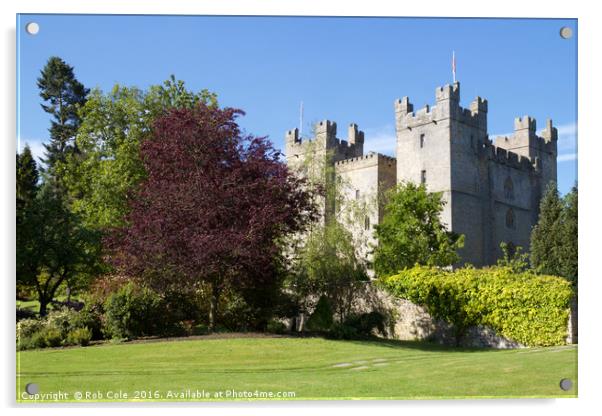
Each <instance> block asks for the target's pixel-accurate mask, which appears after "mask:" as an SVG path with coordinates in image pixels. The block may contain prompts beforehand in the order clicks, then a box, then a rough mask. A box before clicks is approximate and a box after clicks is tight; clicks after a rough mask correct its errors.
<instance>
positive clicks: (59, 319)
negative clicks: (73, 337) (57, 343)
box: [45, 308, 81, 339]
mask: <svg viewBox="0 0 602 416" xmlns="http://www.w3.org/2000/svg"><path fill="white" fill-rule="evenodd" d="M79 320H80V315H79V312H76V311H74V310H73V309H68V308H61V309H57V310H54V311H52V312H50V313H49V314H48V315H47V316H46V319H45V327H46V328H48V329H54V330H57V331H58V332H59V334H60V336H61V339H65V338H67V334H68V333H69V332H71V331H72V330H74V329H76V328H78V327H79V326H80V325H81V323H80V322H79Z"/></svg>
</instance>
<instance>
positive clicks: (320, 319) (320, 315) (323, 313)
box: [307, 296, 333, 332]
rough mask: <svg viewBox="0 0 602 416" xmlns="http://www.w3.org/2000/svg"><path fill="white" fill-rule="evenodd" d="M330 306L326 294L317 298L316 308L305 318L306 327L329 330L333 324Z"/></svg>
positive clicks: (319, 330) (313, 329) (314, 329)
mask: <svg viewBox="0 0 602 416" xmlns="http://www.w3.org/2000/svg"><path fill="white" fill-rule="evenodd" d="M332 315H333V312H332V306H331V305H330V300H328V298H327V297H326V296H322V297H321V298H320V300H318V304H317V305H316V309H314V312H313V313H312V314H311V316H310V317H309V319H308V320H307V329H308V330H309V331H318V332H325V331H328V330H330V328H331V327H332V324H333V319H332Z"/></svg>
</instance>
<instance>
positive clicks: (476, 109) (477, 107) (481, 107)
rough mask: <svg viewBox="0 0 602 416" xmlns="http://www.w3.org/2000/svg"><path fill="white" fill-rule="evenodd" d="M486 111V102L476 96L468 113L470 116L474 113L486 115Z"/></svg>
mask: <svg viewBox="0 0 602 416" xmlns="http://www.w3.org/2000/svg"><path fill="white" fill-rule="evenodd" d="M487 109H488V105H487V100H485V99H483V98H481V97H479V96H477V97H476V98H475V99H474V100H472V102H471V103H470V112H471V113H472V114H475V113H486V112H487Z"/></svg>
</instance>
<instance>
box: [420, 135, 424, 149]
mask: <svg viewBox="0 0 602 416" xmlns="http://www.w3.org/2000/svg"><path fill="white" fill-rule="evenodd" d="M423 147H424V134H421V135H420V148H421V149H422V148H423Z"/></svg>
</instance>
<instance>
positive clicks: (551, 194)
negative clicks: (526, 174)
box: [531, 183, 578, 285]
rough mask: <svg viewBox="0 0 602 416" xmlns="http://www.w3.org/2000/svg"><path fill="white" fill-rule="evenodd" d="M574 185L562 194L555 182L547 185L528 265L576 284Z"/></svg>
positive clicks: (576, 234)
mask: <svg viewBox="0 0 602 416" xmlns="http://www.w3.org/2000/svg"><path fill="white" fill-rule="evenodd" d="M577 208H578V204H577V186H576V185H575V186H574V187H573V189H572V190H571V192H569V193H568V194H567V195H566V196H565V197H564V198H561V197H560V195H559V193H558V190H557V189H556V184H555V183H552V184H550V185H549V186H548V188H547V190H546V193H545V194H544V197H543V198H542V200H541V204H540V208H539V220H538V222H537V225H536V226H535V227H533V231H532V232H531V265H532V266H533V268H534V269H535V270H537V272H539V273H542V274H551V275H555V276H562V277H564V278H566V279H568V280H570V281H572V282H573V284H575V285H576V284H577V274H578V273H577V267H578V264H577V263H578V226H577V217H578V209H577Z"/></svg>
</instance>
